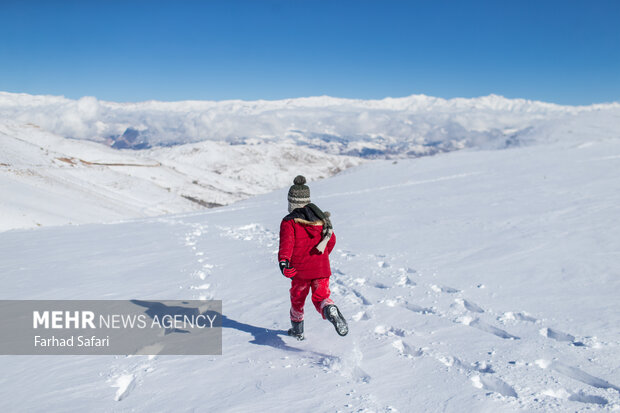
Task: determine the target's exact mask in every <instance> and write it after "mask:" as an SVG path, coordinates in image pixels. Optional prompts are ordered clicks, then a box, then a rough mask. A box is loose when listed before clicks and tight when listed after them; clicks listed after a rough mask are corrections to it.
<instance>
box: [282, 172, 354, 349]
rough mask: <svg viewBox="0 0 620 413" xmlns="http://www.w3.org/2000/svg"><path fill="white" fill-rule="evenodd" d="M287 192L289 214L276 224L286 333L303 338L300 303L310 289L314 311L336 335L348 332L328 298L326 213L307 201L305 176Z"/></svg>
mask: <svg viewBox="0 0 620 413" xmlns="http://www.w3.org/2000/svg"><path fill="white" fill-rule="evenodd" d="M293 183H294V185H293V186H291V188H290V189H289V193H288V201H289V214H288V215H287V216H285V217H284V219H282V223H281V224H280V249H279V252H278V262H279V265H280V270H281V272H282V274H283V275H284V276H285V277H287V278H291V289H290V296H291V310H290V317H291V324H292V328H291V329H290V330H289V331H288V333H289V335H292V336H295V337H297V338H298V339H300V340H303V320H304V304H305V302H306V297H307V296H308V293H309V291H310V290H312V298H311V299H312V303H313V304H314V307H315V308H316V310H317V311H318V312H319V313H320V314H321V315H322V316H323V318H324V319H327V320H329V321H330V322H331V323H332V324H334V326H335V328H336V331H337V332H338V334H340V335H342V336H344V335H346V334H347V332H348V328H347V324H346V321H345V320H344V317H342V314H341V313H340V311H339V310H338V307H336V305H335V304H334V302H333V301H332V299H331V298H330V293H331V292H330V290H329V277H330V276H331V268H330V265H329V254H330V253H331V251H332V250H333V248H334V245H335V244H336V235H335V234H334V233H333V230H332V228H331V222H330V221H329V213H327V212H326V213H323V211H321V210H320V209H319V208H318V207H317V206H316V205H314V204H312V203H310V189H309V188H308V187H307V186H306V185H304V184H305V183H306V179H305V178H304V177H303V176H301V175H300V176H297V177H296V178H295V180H294V181H293Z"/></svg>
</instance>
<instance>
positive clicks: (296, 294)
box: [289, 277, 334, 322]
mask: <svg viewBox="0 0 620 413" xmlns="http://www.w3.org/2000/svg"><path fill="white" fill-rule="evenodd" d="M297 278H298V277H293V279H292V282H291V289H290V290H289V291H290V293H291V320H292V321H295V322H299V321H302V320H303V319H304V304H305V303H306V297H307V296H308V292H309V291H310V289H311V288H312V304H314V307H315V308H316V311H318V312H319V313H320V314H321V316H323V307H325V306H326V305H328V304H334V302H333V301H332V299H331V298H329V295H330V294H331V291H329V277H326V278H315V279H312V280H304V279H297ZM323 318H325V317H324V316H323Z"/></svg>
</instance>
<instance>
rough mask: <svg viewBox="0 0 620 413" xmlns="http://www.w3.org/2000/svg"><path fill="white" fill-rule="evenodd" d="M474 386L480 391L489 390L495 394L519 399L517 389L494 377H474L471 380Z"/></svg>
mask: <svg viewBox="0 0 620 413" xmlns="http://www.w3.org/2000/svg"><path fill="white" fill-rule="evenodd" d="M471 381H472V384H473V385H474V387H476V388H478V389H484V390H488V391H491V392H494V393H499V394H501V395H502V396H506V397H519V396H518V395H517V392H516V391H515V389H514V388H513V387H512V386H510V385H509V384H508V383H506V382H505V381H503V380H502V379H499V378H497V377H492V376H473V377H472V378H471Z"/></svg>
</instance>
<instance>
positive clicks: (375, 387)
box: [0, 134, 620, 412]
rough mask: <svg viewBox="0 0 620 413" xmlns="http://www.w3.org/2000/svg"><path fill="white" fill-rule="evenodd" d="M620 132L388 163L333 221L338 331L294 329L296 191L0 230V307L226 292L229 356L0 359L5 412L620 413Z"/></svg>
mask: <svg viewBox="0 0 620 413" xmlns="http://www.w3.org/2000/svg"><path fill="white" fill-rule="evenodd" d="M619 171H620V140H619V139H618V138H617V137H616V136H613V135H607V136H604V135H603V134H599V135H596V136H595V137H594V138H588V137H587V136H582V137H581V138H580V139H574V140H567V141H566V142H561V143H553V144H547V145H538V146H531V147H520V148H514V149H509V150H504V151H483V150H480V151H460V152H453V153H449V154H442V155H438V156H435V157H426V158H420V159H411V160H399V161H398V162H396V163H394V162H392V161H377V162H373V163H368V164H365V165H362V166H360V167H357V168H354V169H349V170H347V171H345V172H343V173H341V174H339V175H337V176H336V177H333V178H330V179H326V180H323V181H320V182H315V183H313V184H311V190H312V197H313V200H314V201H315V202H316V203H318V204H319V205H320V206H322V207H323V208H324V209H327V210H330V211H331V212H332V218H333V223H334V226H335V231H336V233H337V235H338V243H337V245H336V249H335V250H334V252H333V253H332V257H331V260H332V268H333V272H334V274H333V277H332V291H333V298H334V299H335V301H336V302H337V303H338V304H339V306H340V307H341V309H342V311H343V313H344V314H345V316H346V317H347V318H348V320H349V323H350V334H349V335H348V336H347V337H344V338H341V337H338V336H337V335H336V334H335V332H334V331H333V328H332V326H331V325H329V324H328V323H327V322H325V321H323V320H321V319H320V317H319V315H318V314H316V313H314V312H313V311H314V310H313V309H312V307H311V305H310V304H308V305H307V306H306V311H307V318H306V330H307V340H306V341H304V342H297V341H296V340H292V339H290V338H289V337H286V336H285V335H284V331H285V329H286V328H287V327H288V320H287V317H288V304H287V301H288V298H287V297H288V296H287V293H288V292H287V290H288V281H287V280H285V279H284V278H283V277H282V276H281V275H280V273H279V271H278V269H277V263H276V255H275V253H276V250H277V240H278V234H277V231H278V228H279V223H280V219H281V217H282V216H283V215H284V214H285V210H286V195H285V194H286V190H279V191H276V192H274V193H271V194H267V195H261V196H258V197H255V198H252V199H248V200H245V201H241V202H238V203H236V204H235V205H232V206H228V207H224V208H218V209H213V210H209V211H207V212H200V213H191V214H182V215H169V216H165V217H159V218H149V219H141V220H136V221H131V222H125V223H118V224H112V225H84V226H79V227H59V228H43V229H40V230H37V231H10V232H4V233H1V234H0V258H1V259H0V274H2V279H3V288H2V292H1V294H2V295H1V297H2V298H5V299H9V298H10V299H42V298H47V299H77V298H80V299H95V298H101V299H129V298H141V299H177V298H184V299H188V298H216V299H222V300H223V305H224V315H225V316H226V317H227V320H226V321H225V324H224V354H223V355H222V356H200V357H189V356H186V357H178V356H165V357H164V356H155V357H146V356H135V357H105V356H100V357H61V356H55V357H6V356H3V357H0V360H1V364H2V371H3V374H2V376H0V384H1V386H0V388H2V392H3V397H1V398H0V409H1V410H3V411H42V410H45V411H60V410H63V411H66V410H69V411H90V410H104V411H195V410H196V411H207V410H208V411H225V412H248V411H261V410H262V411H281V409H282V406H286V409H287V410H290V411H313V412H324V411H325V412H327V411H341V412H358V411H365V412H378V411H400V412H411V411H425V412H440V411H448V412H463V411H477V412H481V411H488V412H512V411H528V412H531V411H540V412H565V411H580V412H581V411H597V410H598V411H615V410H618V409H620V387H619V386H620V368H619V366H620V301H619V300H618V296H619V295H620V264H618V263H619V261H618V257H619V256H620V238H619V237H618V233H620V220H618V217H619V216H620V179H618V172H619Z"/></svg>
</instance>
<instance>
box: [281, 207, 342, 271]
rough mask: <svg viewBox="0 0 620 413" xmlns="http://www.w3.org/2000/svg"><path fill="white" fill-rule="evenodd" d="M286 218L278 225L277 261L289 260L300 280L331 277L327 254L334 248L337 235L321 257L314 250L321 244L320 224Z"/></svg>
mask: <svg viewBox="0 0 620 413" xmlns="http://www.w3.org/2000/svg"><path fill="white" fill-rule="evenodd" d="M287 218H288V217H285V218H284V219H283V220H282V223H281V224H280V250H279V252H278V261H282V260H289V262H290V263H291V265H292V266H293V267H295V269H296V270H297V275H295V277H298V278H300V279H314V278H325V277H329V276H330V275H331V274H332V271H331V268H330V267H329V253H330V252H332V250H333V249H334V245H336V234H332V236H331V238H330V240H329V242H328V243H327V248H325V252H324V253H323V254H321V253H320V252H319V251H317V250H316V248H314V247H316V246H317V245H318V243H319V242H320V241H321V232H322V230H323V221H320V220H318V221H308V220H305V219H303V218H292V219H287Z"/></svg>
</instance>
